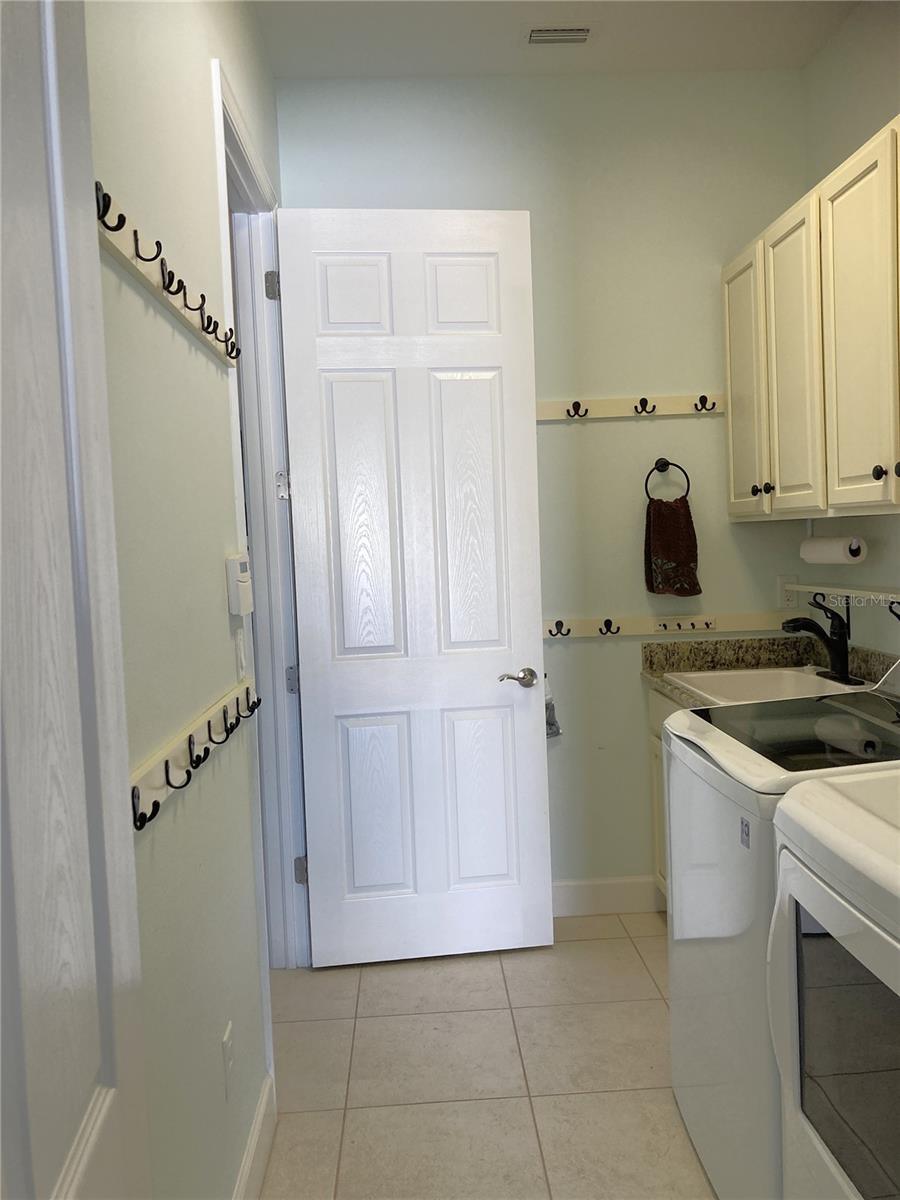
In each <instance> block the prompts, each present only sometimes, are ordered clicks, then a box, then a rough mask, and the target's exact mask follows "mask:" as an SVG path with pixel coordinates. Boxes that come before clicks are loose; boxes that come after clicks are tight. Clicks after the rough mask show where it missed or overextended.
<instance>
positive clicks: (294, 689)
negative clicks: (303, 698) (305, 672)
mask: <svg viewBox="0 0 900 1200" xmlns="http://www.w3.org/2000/svg"><path fill="white" fill-rule="evenodd" d="M284 683H285V686H286V688H287V690H288V691H289V692H290V694H291V695H292V696H298V695H299V694H300V668H299V667H286V668H285V671H284Z"/></svg>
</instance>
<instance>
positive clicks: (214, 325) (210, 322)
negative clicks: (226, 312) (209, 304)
mask: <svg viewBox="0 0 900 1200" xmlns="http://www.w3.org/2000/svg"><path fill="white" fill-rule="evenodd" d="M200 328H201V329H202V330H203V332H204V333H211V334H212V335H213V337H215V335H216V330H217V329H218V328H219V322H218V321H216V320H214V319H213V318H212V317H209V316H207V315H206V313H201V314H200Z"/></svg>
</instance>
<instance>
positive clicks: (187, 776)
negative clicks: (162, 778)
mask: <svg viewBox="0 0 900 1200" xmlns="http://www.w3.org/2000/svg"><path fill="white" fill-rule="evenodd" d="M165 774H166V786H167V787H170V788H171V789H172V791H173V792H180V791H181V789H182V788H186V787H187V785H188V784H189V783H190V782H191V778H192V774H193V773H192V772H191V771H190V770H188V769H185V772H184V781H183V782H182V783H173V782H172V777H171V775H170V774H169V760H168V759H166V766H165Z"/></svg>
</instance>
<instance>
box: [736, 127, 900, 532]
mask: <svg viewBox="0 0 900 1200" xmlns="http://www.w3.org/2000/svg"><path fill="white" fill-rule="evenodd" d="M898 127H900V118H898V119H897V120H895V121H894V122H893V124H892V125H891V126H889V127H888V128H886V129H884V130H882V132H881V133H879V134H877V135H876V136H875V137H874V138H872V139H871V141H869V142H867V143H866V145H865V146H863V147H862V148H861V149H860V150H858V151H857V152H856V153H855V154H854V155H852V156H851V157H850V158H849V159H848V160H847V161H846V162H845V163H844V164H843V165H842V166H840V167H839V168H838V169H837V170H836V171H834V172H833V173H832V174H831V175H829V176H828V178H827V179H826V180H824V182H823V183H821V184H820V185H819V186H818V187H817V188H814V189H813V190H812V191H811V192H810V193H809V194H808V195H806V196H804V197H803V199H802V200H800V201H799V202H798V203H797V204H795V205H794V206H793V207H792V208H790V209H789V210H788V211H787V212H786V213H785V214H784V215H783V216H781V217H779V218H778V220H776V221H774V222H773V223H772V225H770V226H769V228H768V229H767V230H766V231H765V232H764V233H763V234H762V235H761V237H760V238H759V239H757V240H756V241H755V242H753V243H751V245H750V246H748V247H747V248H746V249H745V250H743V251H742V252H741V254H739V255H738V256H737V258H735V259H733V260H732V262H730V263H728V264H727V265H726V266H725V267H724V268H723V271H722V290H723V297H724V303H725V340H726V371H727V386H728V404H727V410H728V475H729V492H728V512H729V516H730V517H731V518H732V519H734V520H760V519H769V520H778V519H783V518H790V517H821V516H839V515H846V513H847V512H851V511H852V512H853V513H871V514H879V513H891V512H896V511H897V506H898V505H900V393H898V319H897V314H898V224H897V217H898V192H900V176H898V163H897V145H896V143H897V129H898Z"/></svg>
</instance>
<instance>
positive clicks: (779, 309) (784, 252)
mask: <svg viewBox="0 0 900 1200" xmlns="http://www.w3.org/2000/svg"><path fill="white" fill-rule="evenodd" d="M763 252H764V257H765V269H764V276H765V303H766V337H765V344H766V358H767V361H768V418H769V453H770V462H771V473H770V475H769V477H768V479H769V480H770V481H771V484H772V486H773V487H774V491H773V492H772V493H771V503H772V511H773V512H779V511H788V510H790V509H795V508H796V509H804V510H809V509H811V508H816V509H824V508H826V507H827V498H826V488H825V422H824V413H823V403H822V396H823V388H822V290H821V279H820V273H819V198H818V196H816V195H811V196H807V197H805V198H804V199H803V200H801V201H800V203H799V204H795V205H794V207H793V208H792V209H790V210H789V211H788V212H786V213H785V214H784V216H783V217H780V218H779V219H778V220H777V221H775V223H774V224H773V225H771V226H770V227H769V228H768V229H767V230H766V232H765V233H764V234H763ZM764 486H765V485H764Z"/></svg>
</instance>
